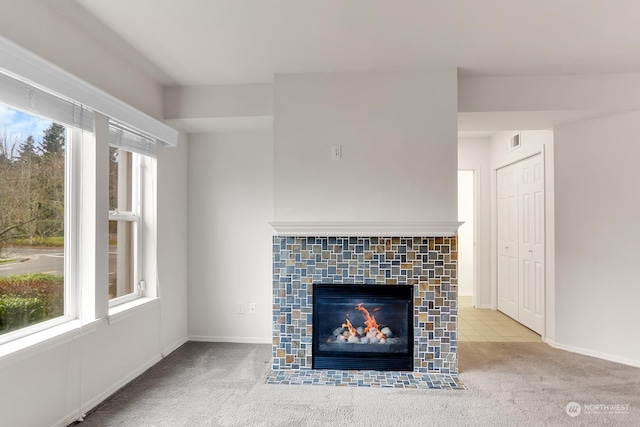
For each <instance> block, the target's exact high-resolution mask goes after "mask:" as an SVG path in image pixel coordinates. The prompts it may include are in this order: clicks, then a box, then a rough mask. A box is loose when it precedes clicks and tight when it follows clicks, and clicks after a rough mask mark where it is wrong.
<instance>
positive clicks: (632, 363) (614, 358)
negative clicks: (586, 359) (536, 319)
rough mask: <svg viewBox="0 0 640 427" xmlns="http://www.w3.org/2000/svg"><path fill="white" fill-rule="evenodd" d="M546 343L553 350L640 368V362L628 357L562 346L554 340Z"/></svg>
mask: <svg viewBox="0 0 640 427" xmlns="http://www.w3.org/2000/svg"><path fill="white" fill-rule="evenodd" d="M544 342H546V343H547V344H549V345H550V346H551V347H553V348H557V349H558V350H564V351H569V352H571V353H577V354H582V355H583V356H590V357H596V358H598V359H602V360H608V361H610V362H616V363H621V364H623V365H628V366H634V367H636V368H640V360H634V359H628V358H626V357H619V356H615V355H612V354H607V353H600V352H599V351H593V350H589V349H586V348H582V347H575V346H572V345H566V344H560V343H557V342H555V341H553V340H549V339H545V340H544Z"/></svg>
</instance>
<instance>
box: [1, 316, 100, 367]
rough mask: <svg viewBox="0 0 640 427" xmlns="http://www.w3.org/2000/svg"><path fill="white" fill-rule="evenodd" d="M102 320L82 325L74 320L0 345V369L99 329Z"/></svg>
mask: <svg viewBox="0 0 640 427" xmlns="http://www.w3.org/2000/svg"><path fill="white" fill-rule="evenodd" d="M99 324H100V320H99V319H97V320H93V321H91V322H89V323H86V324H84V325H82V324H81V323H80V320H72V321H69V322H66V323H63V324H61V325H58V326H53V327H51V328H48V329H45V330H43V331H40V332H36V333H34V334H31V335H28V336H26V337H23V338H19V339H17V340H14V341H10V342H8V343H5V344H2V345H0V369H2V368H6V367H7V366H10V365H13V364H14V363H16V362H20V361H22V360H25V359H27V358H30V357H33V356H36V355H38V354H40V353H43V352H45V351H48V350H51V349H53V348H55V347H58V346H60V345H63V344H66V343H68V342H70V341H72V340H73V339H76V338H78V337H81V336H83V335H86V334H89V333H92V332H94V331H96V330H97V329H98V325H99Z"/></svg>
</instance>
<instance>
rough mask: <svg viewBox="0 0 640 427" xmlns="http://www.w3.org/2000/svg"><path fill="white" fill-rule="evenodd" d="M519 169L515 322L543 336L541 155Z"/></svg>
mask: <svg viewBox="0 0 640 427" xmlns="http://www.w3.org/2000/svg"><path fill="white" fill-rule="evenodd" d="M517 166H518V202H519V203H518V233H519V239H518V240H519V251H518V252H519V258H520V259H519V265H520V268H519V273H520V274H519V275H520V287H519V289H518V294H519V304H518V305H519V311H518V321H519V322H520V323H522V324H523V325H525V326H526V327H528V328H529V329H532V330H534V331H536V332H537V333H539V334H541V333H542V315H543V308H544V305H543V304H544V226H545V224H544V173H543V171H544V166H543V164H542V155H537V156H534V157H531V158H529V159H526V160H523V161H521V162H519V163H518V164H517Z"/></svg>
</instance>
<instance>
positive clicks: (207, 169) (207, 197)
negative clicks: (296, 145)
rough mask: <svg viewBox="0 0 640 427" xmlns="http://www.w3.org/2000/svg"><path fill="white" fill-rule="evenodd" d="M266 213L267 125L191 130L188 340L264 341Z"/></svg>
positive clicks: (268, 273)
mask: <svg viewBox="0 0 640 427" xmlns="http://www.w3.org/2000/svg"><path fill="white" fill-rule="evenodd" d="M272 218H273V134H272V132H271V131H270V130H267V131H259V132H234V133H227V134H220V133H218V134H200V135H191V136H190V140H189V216H188V223H189V252H188V256H189V337H190V339H192V340H202V341H227V342H262V343H270V342H271V334H272V324H273V322H272V318H271V316H272V294H271V292H272V283H271V277H272V267H271V254H272V251H271V245H272V235H273V234H272V232H273V230H272V228H271V226H269V222H270V221H271V220H272ZM252 302H254V303H256V314H255V315H250V314H248V311H249V310H248V309H249V303H252ZM238 303H243V304H244V309H245V313H244V314H238V313H237V311H238Z"/></svg>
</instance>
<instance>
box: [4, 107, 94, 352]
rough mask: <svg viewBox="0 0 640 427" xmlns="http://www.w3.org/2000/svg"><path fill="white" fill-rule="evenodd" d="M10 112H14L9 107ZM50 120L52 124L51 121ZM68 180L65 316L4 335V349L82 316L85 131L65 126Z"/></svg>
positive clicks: (65, 196)
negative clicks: (80, 259) (80, 275)
mask: <svg viewBox="0 0 640 427" xmlns="http://www.w3.org/2000/svg"><path fill="white" fill-rule="evenodd" d="M9 108H14V107H12V106H9ZM47 120H50V119H48V118H47ZM65 129H66V134H65V165H64V167H65V178H64V181H65V182H64V211H65V212H64V291H63V292H64V296H63V298H64V303H63V304H64V312H63V314H62V316H58V317H56V318H55V319H50V320H46V321H44V322H39V323H36V324H34V325H31V326H25V327H24V328H20V329H18V330H15V331H11V332H7V333H5V334H2V335H0V345H2V344H5V343H8V342H11V341H15V340H17V339H20V338H24V337H26V336H29V335H32V334H35V333H37V332H41V331H44V330H46V329H49V328H53V327H55V326H58V325H62V324H64V323H67V322H69V321H72V320H75V319H77V318H78V316H79V312H78V306H79V304H78V303H79V294H80V287H79V280H78V274H77V271H78V270H77V267H78V256H77V254H78V253H79V247H80V241H79V234H80V233H79V228H78V226H77V224H78V223H79V222H78V218H77V217H78V207H79V206H80V203H79V198H78V195H79V192H78V189H79V186H80V181H79V169H80V164H81V161H82V158H81V153H80V150H79V149H78V147H79V144H82V141H81V138H82V130H80V129H77V128H73V127H70V126H67V125H65Z"/></svg>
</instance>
